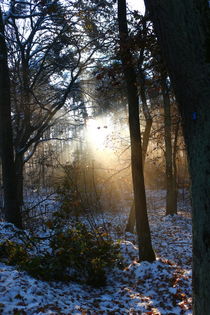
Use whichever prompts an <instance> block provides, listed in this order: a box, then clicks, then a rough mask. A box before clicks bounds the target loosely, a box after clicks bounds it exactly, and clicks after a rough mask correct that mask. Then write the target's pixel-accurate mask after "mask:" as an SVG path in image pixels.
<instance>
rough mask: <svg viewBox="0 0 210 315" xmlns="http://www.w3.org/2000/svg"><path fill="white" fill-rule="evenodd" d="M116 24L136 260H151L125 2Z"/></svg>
mask: <svg viewBox="0 0 210 315" xmlns="http://www.w3.org/2000/svg"><path fill="white" fill-rule="evenodd" d="M118 23H119V34H120V50H121V60H122V64H123V69H124V76H125V81H126V84H127V96H128V111H129V129H130V140H131V169H132V179H133V189H134V204H135V216H136V230H137V236H138V245H139V259H140V260H146V261H151V262H152V261H154V260H155V254H154V251H153V249H152V243H151V236H150V229H149V222H148V217H147V205H146V195H145V186H144V175H143V166H142V149H141V134H140V122H139V101H138V91H137V87H136V74H135V71H134V67H133V65H132V55H131V52H130V49H129V47H128V45H127V41H128V29H127V20H126V1H125V0H118Z"/></svg>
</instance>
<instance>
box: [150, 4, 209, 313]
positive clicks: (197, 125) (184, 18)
mask: <svg viewBox="0 0 210 315" xmlns="http://www.w3.org/2000/svg"><path fill="white" fill-rule="evenodd" d="M145 4H146V5H147V9H148V10H149V12H150V15H151V19H152V21H153V23H154V28H155V31H156V34H157V37H158V39H159V42H160V46H161V48H162V52H163V56H164V59H165V62H166V65H167V67H168V70H169V74H170V77H171V80H172V83H173V87H174V91H175V95H176V98H177V101H178V104H179V109H180V112H181V116H182V124H183V130H184V137H185V142H186V147H187V152H188V159H189V169H190V174H191V180H192V188H191V189H192V206H193V309H194V315H201V314H208V313H209V295H210V273H209V270H210V229H209V226H210V194H209V191H210V176H209V170H210V115H209V110H210V53H209V52H210V45H209V43H210V12H209V10H210V9H209V7H208V1H196V0H195V1H188V0H182V1H178V0H171V1H167V0H165V1H156V0H145Z"/></svg>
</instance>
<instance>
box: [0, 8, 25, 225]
mask: <svg viewBox="0 0 210 315" xmlns="http://www.w3.org/2000/svg"><path fill="white" fill-rule="evenodd" d="M4 33H5V32H4V24H3V19H2V12H1V8H0V157H1V160H2V178H3V189H4V211H5V217H6V220H7V221H9V222H11V223H14V224H15V225H16V226H17V227H18V228H21V227H22V222H21V215H20V205H19V203H18V198H17V178H16V173H15V164H14V154H13V136H12V122H11V104H10V79H9V70H8V63H7V46H6V43H5V38H4Z"/></svg>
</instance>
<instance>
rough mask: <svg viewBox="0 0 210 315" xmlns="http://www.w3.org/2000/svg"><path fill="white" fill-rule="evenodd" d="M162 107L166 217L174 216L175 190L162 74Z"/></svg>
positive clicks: (168, 106)
mask: <svg viewBox="0 0 210 315" xmlns="http://www.w3.org/2000/svg"><path fill="white" fill-rule="evenodd" d="M161 86H162V95H163V107H164V129H165V132H164V138H165V164H166V215H169V214H176V213H177V205H176V198H175V196H176V190H175V187H174V170H173V153H172V137H171V134H172V132H171V102H170V95H169V89H168V87H167V76H166V74H163V73H162V78H161Z"/></svg>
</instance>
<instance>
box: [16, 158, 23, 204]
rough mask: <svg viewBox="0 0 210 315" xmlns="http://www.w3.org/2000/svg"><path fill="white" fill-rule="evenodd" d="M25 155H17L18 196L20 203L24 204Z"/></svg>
mask: <svg viewBox="0 0 210 315" xmlns="http://www.w3.org/2000/svg"><path fill="white" fill-rule="evenodd" d="M23 158H24V155H23V154H22V153H17V154H16V157H15V172H16V177H17V198H18V203H19V205H21V206H22V205H23V201H24V198H23V169H24V161H23Z"/></svg>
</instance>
